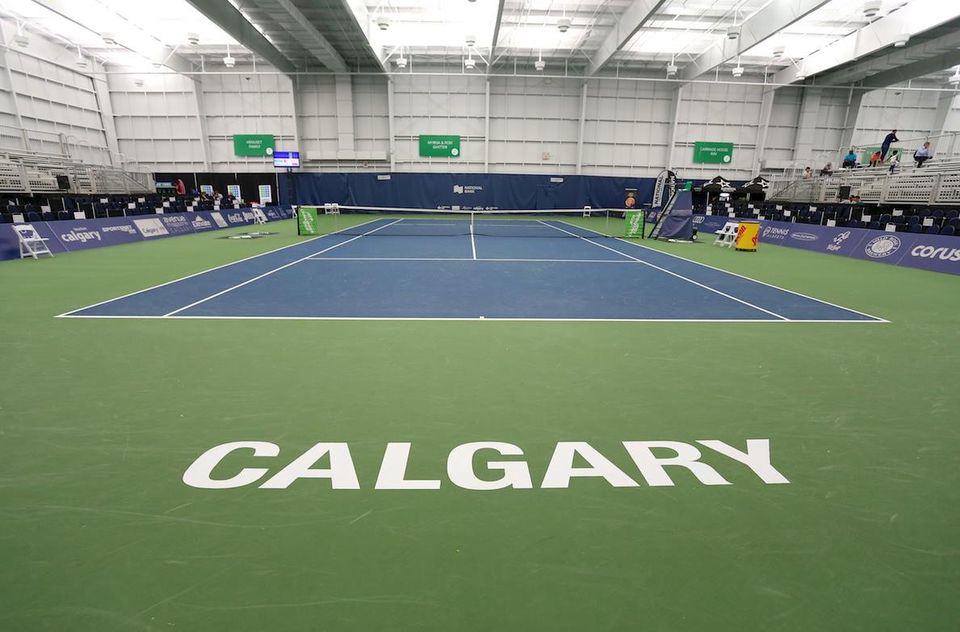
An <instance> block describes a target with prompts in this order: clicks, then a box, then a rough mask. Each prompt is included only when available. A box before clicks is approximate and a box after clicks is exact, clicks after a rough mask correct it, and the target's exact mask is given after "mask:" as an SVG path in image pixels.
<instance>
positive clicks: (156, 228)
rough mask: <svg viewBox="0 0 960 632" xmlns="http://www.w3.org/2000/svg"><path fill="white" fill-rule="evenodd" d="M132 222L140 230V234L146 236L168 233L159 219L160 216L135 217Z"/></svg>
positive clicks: (164, 235)
mask: <svg viewBox="0 0 960 632" xmlns="http://www.w3.org/2000/svg"><path fill="white" fill-rule="evenodd" d="M133 223H134V225H135V226H136V227H137V230H139V231H140V234H141V235H143V236H144V237H147V238H149V237H166V236H167V235H169V234H170V233H168V232H167V229H166V227H164V225H163V222H161V221H160V217H145V218H140V219H135V220H133Z"/></svg>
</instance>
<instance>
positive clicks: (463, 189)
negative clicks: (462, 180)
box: [453, 184, 483, 195]
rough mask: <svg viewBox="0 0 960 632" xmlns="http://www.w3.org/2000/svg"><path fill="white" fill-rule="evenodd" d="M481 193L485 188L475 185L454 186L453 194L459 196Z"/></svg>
mask: <svg viewBox="0 0 960 632" xmlns="http://www.w3.org/2000/svg"><path fill="white" fill-rule="evenodd" d="M480 191H483V187H482V186H478V185H474V184H455V185H453V192H454V193H456V194H457V195H463V194H472V193H479V192H480Z"/></svg>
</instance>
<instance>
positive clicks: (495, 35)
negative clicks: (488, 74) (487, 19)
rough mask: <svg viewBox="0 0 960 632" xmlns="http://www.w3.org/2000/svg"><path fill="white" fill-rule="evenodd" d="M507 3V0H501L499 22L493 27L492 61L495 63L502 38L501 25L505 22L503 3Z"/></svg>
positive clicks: (498, 12) (498, 13)
mask: <svg viewBox="0 0 960 632" xmlns="http://www.w3.org/2000/svg"><path fill="white" fill-rule="evenodd" d="M506 3H507V0H500V4H499V6H498V7H497V23H496V24H495V25H494V27H493V40H491V42H490V63H491V64H492V63H493V60H494V59H496V58H497V42H498V41H499V39H500V25H501V24H502V23H503V5H505V4H506Z"/></svg>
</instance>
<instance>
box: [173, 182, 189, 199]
mask: <svg viewBox="0 0 960 632" xmlns="http://www.w3.org/2000/svg"><path fill="white" fill-rule="evenodd" d="M174 186H175V187H176V189H177V195H186V194H187V185H185V184H184V183H183V180H181V179H180V178H177V181H176V182H174Z"/></svg>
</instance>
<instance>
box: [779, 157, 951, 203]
mask: <svg viewBox="0 0 960 632" xmlns="http://www.w3.org/2000/svg"><path fill="white" fill-rule="evenodd" d="M844 187H850V192H849V196H856V197H858V198H859V199H860V201H861V202H867V203H871V204H925V205H926V204H930V205H960V158H954V159H949V160H937V161H932V162H930V163H927V164H926V165H925V166H923V167H922V168H916V167H904V168H902V169H900V168H896V169H895V170H894V172H893V173H891V172H890V167H873V168H864V169H845V170H841V171H837V172H834V173H833V174H832V175H829V176H817V177H813V178H807V179H796V178H783V179H774V180H772V181H771V182H770V188H769V191H770V193H769V195H768V196H767V198H768V199H770V200H784V201H789V202H835V201H838V200H840V199H841V198H840V191H841V189H843V188H844ZM846 198H847V196H845V197H844V199H846Z"/></svg>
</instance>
